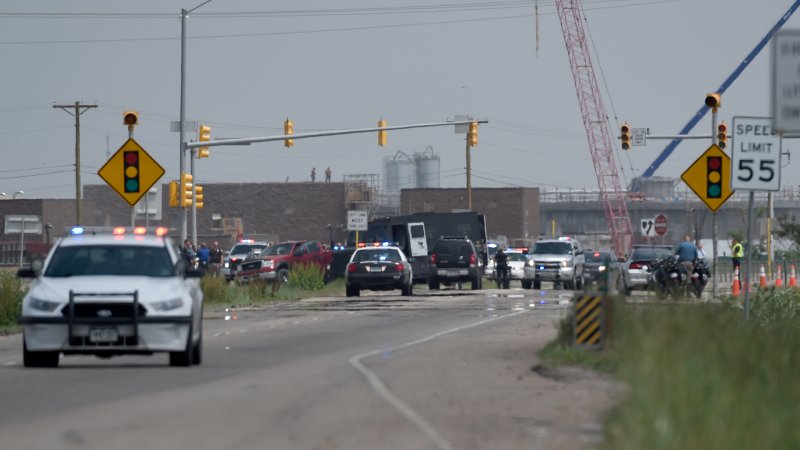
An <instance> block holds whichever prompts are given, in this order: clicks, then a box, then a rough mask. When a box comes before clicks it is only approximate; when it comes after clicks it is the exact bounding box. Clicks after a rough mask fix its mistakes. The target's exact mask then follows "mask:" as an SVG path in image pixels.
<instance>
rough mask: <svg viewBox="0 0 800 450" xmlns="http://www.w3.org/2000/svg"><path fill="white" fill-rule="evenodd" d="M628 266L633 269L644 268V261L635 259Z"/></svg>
mask: <svg viewBox="0 0 800 450" xmlns="http://www.w3.org/2000/svg"><path fill="white" fill-rule="evenodd" d="M628 267H629V268H631V269H642V268H644V263H643V262H641V261H634V262H632V263H631V265H630V266H628Z"/></svg>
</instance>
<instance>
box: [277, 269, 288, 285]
mask: <svg viewBox="0 0 800 450" xmlns="http://www.w3.org/2000/svg"><path fill="white" fill-rule="evenodd" d="M278 280H279V281H280V282H281V283H283V284H286V283H288V282H289V269H287V268H285V267H284V268H281V269H278Z"/></svg>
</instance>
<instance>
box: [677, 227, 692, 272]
mask: <svg viewBox="0 0 800 450" xmlns="http://www.w3.org/2000/svg"><path fill="white" fill-rule="evenodd" d="M675 254H676V255H678V262H679V263H680V264H681V265H682V266H683V267H684V268H685V269H686V273H687V274H689V273H692V267H693V266H694V260H695V258H697V247H695V246H694V244H693V243H692V237H691V236H689V235H688V234H687V235H686V236H684V237H683V242H681V243H680V244H678V246H677V247H676V248H675Z"/></svg>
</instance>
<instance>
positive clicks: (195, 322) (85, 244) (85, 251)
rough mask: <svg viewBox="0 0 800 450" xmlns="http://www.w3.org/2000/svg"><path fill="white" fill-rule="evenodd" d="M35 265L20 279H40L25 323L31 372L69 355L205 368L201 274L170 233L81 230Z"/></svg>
mask: <svg viewBox="0 0 800 450" xmlns="http://www.w3.org/2000/svg"><path fill="white" fill-rule="evenodd" d="M32 266H33V267H32V268H31V269H20V270H19V272H18V274H17V275H18V276H19V277H21V278H33V279H34V280H33V282H32V284H31V286H30V289H29V290H28V292H27V293H26V295H25V297H24V298H23V300H22V315H21V316H20V319H19V322H20V324H21V325H22V328H23V363H24V365H25V366H26V367H57V366H58V363H59V358H60V354H61V353H63V354H65V355H70V354H92V355H96V356H99V357H111V356H114V355H122V354H152V353H155V352H168V353H169V362H170V365H172V366H190V365H192V364H200V362H201V357H202V313H203V293H202V291H201V290H200V285H199V283H198V280H197V278H199V277H200V275H201V273H200V272H198V271H196V270H193V269H188V270H187V269H185V268H184V263H183V261H182V260H181V258H180V256H179V254H178V252H177V248H176V246H175V245H174V244H173V242H172V240H171V239H170V238H168V237H166V228H156V229H152V230H151V229H145V228H144V227H136V228H123V227H118V228H114V229H113V230H110V229H109V230H99V229H88V228H87V229H84V228H82V227H75V228H73V229H72V230H71V231H70V234H69V235H67V236H65V237H63V238H61V239H60V240H59V241H58V242H56V244H55V245H54V246H53V248H52V249H51V250H50V253H49V254H48V256H47V258H46V259H45V261H44V263H43V264H41V262H39V263H38V264H36V262H35V263H34V264H32Z"/></svg>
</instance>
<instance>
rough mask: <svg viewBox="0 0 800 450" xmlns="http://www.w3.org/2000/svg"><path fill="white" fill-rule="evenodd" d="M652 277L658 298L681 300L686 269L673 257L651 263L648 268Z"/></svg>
mask: <svg viewBox="0 0 800 450" xmlns="http://www.w3.org/2000/svg"><path fill="white" fill-rule="evenodd" d="M648 270H649V271H650V273H651V274H652V277H653V280H652V281H653V285H654V286H653V287H654V290H655V291H656V296H657V297H658V298H661V299H663V298H667V297H668V296H670V295H671V296H672V297H673V298H675V299H678V298H681V297H682V296H683V294H684V292H685V290H686V289H685V282H686V278H687V274H686V269H684V268H683V266H681V265H680V264H679V263H678V260H677V259H676V258H675V257H674V256H669V257H666V258H663V259H660V260H657V261H655V262H653V264H651V265H650V267H649V268H648Z"/></svg>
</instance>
